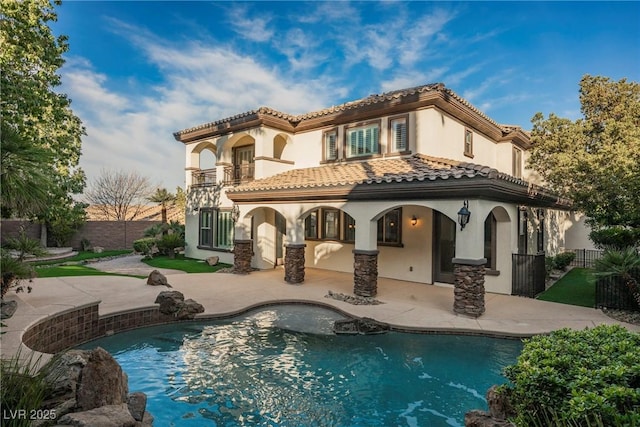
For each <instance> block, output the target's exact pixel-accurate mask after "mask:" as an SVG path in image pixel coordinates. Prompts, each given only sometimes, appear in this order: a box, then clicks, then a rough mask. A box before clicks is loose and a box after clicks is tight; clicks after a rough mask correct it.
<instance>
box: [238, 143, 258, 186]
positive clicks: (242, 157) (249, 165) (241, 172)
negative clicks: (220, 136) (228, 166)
mask: <svg viewBox="0 0 640 427" xmlns="http://www.w3.org/2000/svg"><path fill="white" fill-rule="evenodd" d="M254 157H255V148H254V146H253V145H247V146H244V147H238V148H235V149H234V151H233V165H234V166H235V167H234V170H235V173H234V175H235V176H234V179H235V180H236V181H238V182H244V181H247V180H251V179H253V162H254V160H253V158H254Z"/></svg>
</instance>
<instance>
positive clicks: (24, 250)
mask: <svg viewBox="0 0 640 427" xmlns="http://www.w3.org/2000/svg"><path fill="white" fill-rule="evenodd" d="M5 247H6V248H8V249H13V250H15V251H16V252H18V260H19V261H22V260H24V258H25V257H26V256H27V255H34V256H43V255H46V254H47V251H45V250H44V248H43V247H42V245H41V244H40V241H38V240H35V239H32V238H30V237H28V236H27V233H26V232H25V231H24V228H22V229H21V230H20V233H19V234H18V237H10V238H7V239H5ZM3 271H4V270H3Z"/></svg>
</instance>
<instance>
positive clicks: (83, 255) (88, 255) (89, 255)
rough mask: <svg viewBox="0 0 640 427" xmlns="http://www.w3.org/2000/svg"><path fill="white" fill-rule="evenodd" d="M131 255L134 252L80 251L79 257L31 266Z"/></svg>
mask: <svg viewBox="0 0 640 427" xmlns="http://www.w3.org/2000/svg"><path fill="white" fill-rule="evenodd" d="M130 253H133V251H132V250H130V249H123V250H114V251H104V252H100V253H95V252H91V251H80V252H78V254H77V255H74V256H71V257H68V258H58V259H51V260H48V261H32V262H31V264H32V265H36V266H37V265H58V264H66V263H73V262H81V261H86V260H89V259H98V258H106V257H112V256H119V255H126V254H130Z"/></svg>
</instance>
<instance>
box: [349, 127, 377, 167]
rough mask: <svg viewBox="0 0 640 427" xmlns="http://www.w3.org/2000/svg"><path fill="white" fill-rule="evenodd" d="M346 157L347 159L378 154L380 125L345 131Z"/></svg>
mask: <svg viewBox="0 0 640 427" xmlns="http://www.w3.org/2000/svg"><path fill="white" fill-rule="evenodd" d="M345 134H346V138H345V140H346V147H345V151H346V153H345V154H346V157H347V158H348V159H352V158H357V157H367V156H373V155H377V154H380V124H379V123H378V122H376V123H369V124H365V125H361V126H357V127H352V128H348V129H347V130H346V133H345Z"/></svg>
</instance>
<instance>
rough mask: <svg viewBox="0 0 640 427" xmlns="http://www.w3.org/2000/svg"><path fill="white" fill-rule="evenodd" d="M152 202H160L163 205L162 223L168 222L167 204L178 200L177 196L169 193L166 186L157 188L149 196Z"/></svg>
mask: <svg viewBox="0 0 640 427" xmlns="http://www.w3.org/2000/svg"><path fill="white" fill-rule="evenodd" d="M147 200H149V201H150V202H154V203H158V204H160V206H162V223H163V224H166V223H167V206H168V205H170V204H173V203H174V202H175V201H176V196H175V195H174V194H172V193H169V192H168V191H167V189H166V188H156V192H155V193H154V194H153V195H152V196H151V197H149V198H147Z"/></svg>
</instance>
